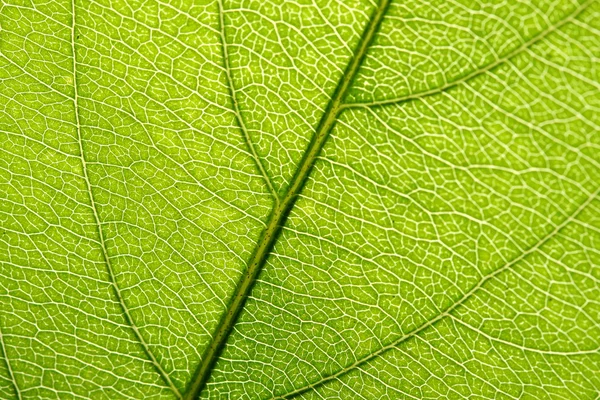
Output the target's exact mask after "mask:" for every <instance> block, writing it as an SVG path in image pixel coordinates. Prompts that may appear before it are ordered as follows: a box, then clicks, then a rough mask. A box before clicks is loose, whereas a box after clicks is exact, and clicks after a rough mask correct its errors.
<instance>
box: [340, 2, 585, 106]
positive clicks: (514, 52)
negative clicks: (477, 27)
mask: <svg viewBox="0 0 600 400" xmlns="http://www.w3.org/2000/svg"><path fill="white" fill-rule="evenodd" d="M595 1H596V0H588V1H586V2H584V3H582V4H580V5H579V7H577V8H576V9H575V10H574V11H573V12H571V13H570V14H568V15H567V16H566V17H565V18H563V19H561V20H560V21H558V22H557V23H555V24H553V25H550V26H549V27H548V28H547V29H545V30H543V31H541V32H540V33H538V34H537V35H535V36H534V37H532V38H531V39H529V40H528V41H526V42H524V43H523V44H521V45H520V46H519V47H517V48H516V49H514V50H512V51H510V52H508V53H507V54H505V55H504V56H502V57H500V58H498V59H496V60H495V61H492V62H491V63H489V64H487V65H484V66H483V67H481V68H479V69H476V70H475V71H473V72H471V73H469V74H467V75H465V76H463V77H461V78H459V79H456V80H454V81H451V82H448V83H446V84H445V85H442V86H439V87H436V88H433V89H430V90H425V91H422V92H418V93H414V94H410V95H406V96H402V97H397V98H393V99H388V100H380V101H373V102H368V103H347V104H344V105H343V106H342V108H344V109H345V108H360V107H380V106H387V105H393V104H401V103H405V102H407V101H410V100H416V99H421V98H424V97H429V96H433V95H436V94H439V93H442V92H446V91H447V90H448V89H451V88H453V87H455V86H458V85H460V84H463V83H465V82H468V81H470V80H472V79H474V78H476V77H478V76H480V75H483V74H485V73H487V72H489V71H491V70H493V69H494V68H496V67H498V66H499V65H502V64H504V63H506V62H508V61H510V60H511V59H512V58H514V57H516V56H518V55H519V54H521V53H523V52H525V51H527V50H529V49H530V48H531V47H532V46H533V45H535V44H536V43H538V42H540V41H542V40H543V39H544V38H546V37H547V36H548V35H550V34H552V33H553V32H555V31H557V30H558V29H560V28H561V27H563V26H564V25H566V24H568V23H570V22H573V20H574V19H575V18H577V16H578V15H579V14H581V13H582V12H583V11H585V10H586V9H587V8H588V7H589V6H590V5H591V4H593V3H594V2H595Z"/></svg>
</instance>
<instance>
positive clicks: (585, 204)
mask: <svg viewBox="0 0 600 400" xmlns="http://www.w3.org/2000/svg"><path fill="white" fill-rule="evenodd" d="M599 194H600V187H598V188H596V191H595V192H594V193H592V194H591V195H590V196H589V197H588V198H586V199H585V201H584V202H583V203H581V204H580V205H579V207H577V209H576V210H575V211H573V212H572V213H571V214H570V215H569V216H567V217H566V218H565V219H564V220H563V221H562V222H561V223H560V224H558V225H557V226H556V227H555V228H554V229H552V230H551V231H550V232H549V233H547V234H546V235H545V236H543V237H542V238H541V239H539V240H538V241H537V242H535V243H534V244H533V245H531V246H530V247H529V248H527V249H525V250H523V251H522V252H521V253H519V254H518V255H517V256H516V257H514V258H513V259H512V260H510V261H508V262H507V263H505V264H503V265H502V266H501V267H499V268H497V269H495V270H493V271H492V272H490V273H489V274H487V275H486V276H485V277H483V278H482V279H481V280H479V282H477V284H475V285H474V286H473V287H472V288H471V289H469V290H468V291H467V292H465V293H464V294H463V295H462V296H461V297H460V298H459V299H458V300H457V301H455V302H454V303H452V304H451V305H450V306H449V307H448V308H447V309H446V310H444V311H443V312H442V313H440V314H438V315H437V316H435V317H434V318H432V319H430V320H428V321H426V322H425V323H423V324H421V325H419V326H417V327H415V328H413V329H412V330H411V331H409V332H407V333H406V334H404V335H403V336H401V337H399V338H398V339H396V340H394V341H393V342H391V343H389V344H387V345H385V346H383V347H380V348H379V349H378V350H376V351H374V352H372V353H369V354H367V355H366V356H364V357H362V358H360V359H358V360H356V361H355V362H354V363H352V364H351V365H349V366H347V367H345V368H342V369H340V370H339V371H338V372H336V373H333V374H331V375H328V376H325V377H323V378H321V379H319V380H318V381H316V382H313V383H311V384H308V385H306V386H304V387H301V388H298V389H296V390H293V391H291V392H289V393H286V394H284V395H281V396H277V397H273V398H272V399H271V400H289V399H292V398H295V397H297V396H299V395H301V394H302V393H305V392H307V391H309V390H311V389H314V388H316V387H317V386H321V385H323V384H325V383H327V382H330V381H332V380H334V379H338V378H340V377H341V376H342V375H345V374H347V373H348V372H350V371H352V370H354V369H356V368H359V367H360V366H362V365H364V364H365V363H367V362H369V361H371V360H373V359H374V358H377V357H379V356H382V355H383V354H385V353H387V352H388V351H389V350H391V349H394V348H396V347H398V346H399V345H400V344H401V343H404V342H406V341H407V340H408V339H410V338H412V337H415V336H416V335H418V334H419V333H420V332H422V331H424V330H425V329H427V328H429V327H432V326H434V325H435V324H436V323H438V322H439V321H441V320H443V319H444V318H446V317H449V316H451V313H452V311H454V310H456V309H457V308H459V307H460V306H461V305H462V304H464V303H465V302H466V301H467V300H469V299H470V298H471V297H473V296H474V295H475V294H476V293H478V292H479V291H480V290H481V289H482V288H483V286H484V285H485V283H487V282H488V281H490V280H491V279H493V278H495V277H496V276H498V275H500V274H501V273H502V272H504V271H506V270H508V269H510V268H511V267H513V266H514V265H515V264H517V263H519V262H521V261H523V260H525V259H526V258H527V257H528V256H529V255H531V254H532V253H535V252H536V251H538V250H540V249H541V247H542V246H543V245H545V244H546V243H548V242H549V241H550V240H551V239H552V238H554V237H555V236H556V235H558V234H559V233H560V232H561V231H562V230H563V229H564V228H565V227H566V226H567V225H569V224H570V223H571V222H573V221H574V220H575V219H576V218H577V217H578V216H579V215H580V214H581V213H582V212H583V210H585V209H586V208H587V207H588V206H589V205H590V203H592V202H593V201H594V200H595V199H596V198H597V197H598V195H599ZM596 351H597V350H592V351H590V353H593V352H596Z"/></svg>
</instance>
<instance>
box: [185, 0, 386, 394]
mask: <svg viewBox="0 0 600 400" xmlns="http://www.w3.org/2000/svg"><path fill="white" fill-rule="evenodd" d="M389 1H390V0H381V1H380V2H379V4H378V6H377V8H376V9H375V10H374V12H373V14H372V16H371V18H370V20H369V22H368V24H367V26H366V27H365V30H364V31H363V34H362V36H361V38H360V41H359V43H358V46H357V48H356V50H355V52H354V54H353V56H352V58H351V60H350V62H349V63H348V65H347V67H346V70H345V72H344V74H343V75H342V78H341V79H340V81H339V83H338V86H337V88H336V90H335V92H334V94H333V96H332V98H331V99H330V101H329V103H328V105H327V107H326V109H325V112H324V114H323V116H322V118H321V121H320V122H319V125H318V126H317V129H316V132H315V134H314V135H313V137H312V139H311V142H310V143H309V145H308V147H307V149H306V151H305V152H304V156H303V158H302V161H300V164H299V165H298V168H297V169H296V172H295V174H294V177H293V178H292V180H291V182H290V185H289V187H288V189H287V191H286V193H285V194H284V195H283V197H282V199H281V201H280V202H279V203H277V204H276V205H275V207H274V208H273V210H272V212H271V214H270V216H269V219H268V222H267V226H266V228H265V229H264V230H263V232H262V234H261V236H260V239H259V241H258V243H257V246H256V248H255V250H254V253H253V254H252V257H251V258H250V261H249V263H248V267H247V269H246V271H245V273H244V274H243V276H242V278H241V280H240V281H239V282H238V285H237V287H236V289H235V291H234V293H233V296H232V299H231V301H230V303H229V306H228V308H227V310H226V312H225V314H224V315H223V317H222V319H221V321H220V322H219V325H218V327H217V329H216V331H215V334H214V336H213V339H212V341H211V343H210V344H209V345H208V347H207V348H206V350H205V352H204V354H203V357H202V361H201V362H200V365H199V366H198V368H197V370H196V372H195V373H194V375H193V376H192V380H191V382H190V385H189V387H188V389H187V391H186V393H185V394H184V399H185V400H192V399H195V398H196V397H197V396H198V395H199V393H200V392H201V391H202V389H203V388H204V386H205V385H206V382H207V381H208V379H209V377H210V374H211V372H212V370H213V367H214V365H215V363H216V361H217V359H218V358H219V355H220V352H221V350H222V348H223V346H224V344H225V342H226V341H227V338H228V337H229V334H230V333H231V330H232V328H233V326H234V325H235V322H236V320H237V317H238V315H239V313H240V311H241V310H242V309H243V307H244V303H245V301H246V299H247V298H248V295H249V294H250V290H251V289H252V286H253V285H254V282H255V281H256V278H257V277H258V275H259V273H260V271H261V270H262V268H263V266H264V264H265V262H266V259H267V257H268V255H269V253H270V251H271V248H272V247H273V244H274V243H275V240H276V239H277V237H278V236H279V233H280V231H281V227H282V226H283V225H284V223H285V220H286V218H287V216H288V214H289V212H290V211H291V209H292V208H293V206H294V203H295V201H296V198H297V196H298V194H299V193H300V191H301V190H302V188H303V187H304V184H305V182H306V180H307V178H308V175H309V174H310V171H311V170H312V167H313V165H314V162H315V159H316V157H317V156H318V154H319V152H320V151H321V149H322V148H323V145H324V144H325V142H326V140H327V137H328V136H329V132H331V130H332V128H333V126H334V125H335V122H336V120H337V117H338V114H339V112H340V111H341V110H342V105H343V102H344V99H345V97H346V92H347V91H348V88H349V87H350V84H351V83H352V81H353V79H354V77H355V76H356V73H357V72H358V70H359V68H360V66H361V64H362V62H363V60H364V58H365V55H366V53H367V50H368V48H369V45H370V43H371V41H372V40H373V37H374V36H375V33H376V32H377V30H378V29H379V25H380V24H381V21H382V20H383V17H384V15H385V13H386V11H387V8H388V5H389Z"/></svg>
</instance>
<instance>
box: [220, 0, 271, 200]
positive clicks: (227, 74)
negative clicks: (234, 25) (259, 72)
mask: <svg viewBox="0 0 600 400" xmlns="http://www.w3.org/2000/svg"><path fill="white" fill-rule="evenodd" d="M217 7H218V8H219V32H220V34H219V37H220V38H221V53H222V57H223V63H224V64H225V79H226V80H227V89H228V91H229V97H230V98H231V103H232V104H233V113H234V115H235V120H236V122H237V124H238V126H239V127H240V131H241V132H242V136H243V137H244V141H245V142H246V145H247V146H248V150H250V153H251V154H252V158H253V159H254V162H255V163H256V166H257V167H258V169H259V171H260V174H261V175H262V178H263V180H264V181H265V184H266V185H267V187H268V188H269V192H270V193H271V196H272V197H273V200H274V201H275V206H278V205H279V194H278V193H277V191H276V190H275V187H274V186H273V182H271V178H270V177H269V174H267V170H266V169H265V166H264V165H263V163H262V159H261V158H260V157H259V155H258V152H257V151H256V146H255V145H254V142H253V141H252V138H251V137H250V134H249V133H248V129H247V128H246V123H245V122H244V118H243V117H242V113H241V112H240V106H239V104H238V100H237V94H236V90H235V86H234V84H233V77H232V76H231V66H230V65H229V50H228V47H227V39H226V36H225V18H224V17H223V14H224V10H223V2H222V1H221V0H219V1H217Z"/></svg>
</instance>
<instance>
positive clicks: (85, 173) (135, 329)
mask: <svg viewBox="0 0 600 400" xmlns="http://www.w3.org/2000/svg"><path fill="white" fill-rule="evenodd" d="M75 8H76V7H75V0H72V1H71V12H72V23H71V52H72V54H73V66H72V68H73V77H72V79H73V97H72V98H71V100H72V101H73V110H74V113H75V126H76V131H77V142H78V145H79V157H80V159H81V168H82V173H83V179H84V181H85V185H86V189H87V193H88V198H89V201H90V206H91V209H92V214H93V216H94V222H95V225H96V230H97V232H98V241H99V244H100V248H101V253H102V258H103V261H104V264H105V265H106V270H107V272H108V277H109V282H110V285H111V287H112V289H113V292H114V294H115V297H116V298H117V300H118V302H119V305H120V307H121V311H123V314H124V316H125V320H126V321H127V323H128V324H129V326H130V327H131V330H132V331H133V333H134V335H135V337H136V339H137V340H138V341H139V342H140V344H141V346H142V348H143V350H144V352H145V353H146V355H147V356H148V358H149V359H150V361H151V362H152V364H153V366H154V368H155V369H156V370H157V372H158V373H159V375H160V376H161V378H162V379H163V381H164V382H165V383H166V384H167V385H168V386H169V388H170V389H171V391H172V392H173V393H174V394H175V396H176V397H177V398H179V399H181V398H182V396H181V393H180V392H179V389H177V387H176V386H175V385H174V384H173V382H172V381H171V378H170V377H169V374H167V372H166V371H165V370H164V369H163V368H162V366H161V365H160V363H159V362H158V360H157V359H156V357H155V356H154V354H153V353H152V351H151V350H150V347H149V346H148V343H146V341H145V340H144V338H143V336H142V334H141V332H140V331H139V329H138V327H137V326H136V324H135V323H134V321H133V318H132V317H131V314H130V313H129V308H128V307H127V305H126V304H125V301H124V299H123V296H122V293H121V289H120V288H119V285H118V284H117V281H116V277H115V273H114V270H113V267H112V264H111V260H110V257H109V255H108V251H107V249H106V244H105V240H104V234H103V232H102V225H101V223H100V218H99V216H98V211H97V208H96V202H95V200H94V194H93V192H92V185H91V183H90V179H89V175H88V171H87V161H86V159H85V152H84V150H83V139H82V136H81V120H80V116H79V91H78V85H77V53H76V51H75V36H76V35H75V20H76V13H75V12H76V11H75Z"/></svg>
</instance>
